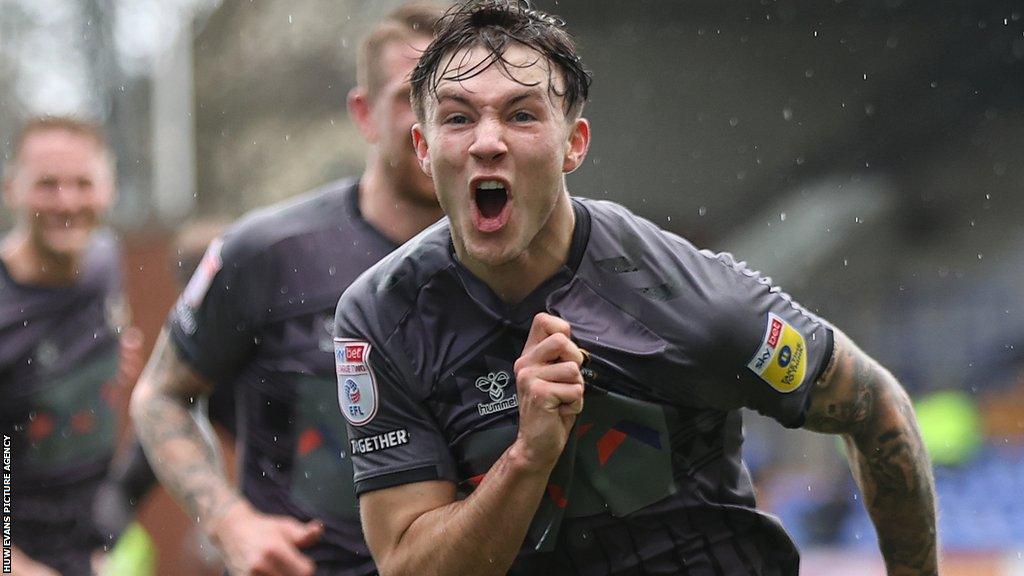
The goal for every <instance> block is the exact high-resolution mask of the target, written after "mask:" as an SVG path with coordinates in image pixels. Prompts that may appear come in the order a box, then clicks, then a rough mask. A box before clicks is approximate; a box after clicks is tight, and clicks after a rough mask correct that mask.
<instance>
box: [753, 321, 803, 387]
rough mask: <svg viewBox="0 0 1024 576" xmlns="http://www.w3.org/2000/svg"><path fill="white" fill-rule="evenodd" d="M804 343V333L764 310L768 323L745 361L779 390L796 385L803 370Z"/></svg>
mask: <svg viewBox="0 0 1024 576" xmlns="http://www.w3.org/2000/svg"><path fill="white" fill-rule="evenodd" d="M806 360H807V344H806V343H805V341H804V336H803V334H801V333H800V332H798V331H797V329H796V328H793V327H792V326H790V324H789V322H786V321H785V320H783V319H782V318H780V317H778V316H776V315H775V314H772V313H769V314H768V327H767V328H766V329H765V335H764V340H762V341H761V347H760V348H759V349H758V351H757V354H755V355H754V357H753V358H752V359H751V360H750V363H749V364H747V368H750V369H751V370H753V371H754V374H757V375H758V376H760V377H761V379H762V380H764V381H765V382H767V383H768V384H770V385H771V387H772V388H775V389H776V390H778V391H779V392H782V393H784V394H785V393H788V392H792V391H793V390H796V389H797V388H799V387H800V384H802V383H803V381H804V375H805V374H806V373H807V362H806Z"/></svg>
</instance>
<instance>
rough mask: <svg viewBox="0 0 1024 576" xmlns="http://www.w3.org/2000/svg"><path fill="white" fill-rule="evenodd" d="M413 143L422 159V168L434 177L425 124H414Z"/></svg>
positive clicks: (419, 158) (418, 156)
mask: <svg viewBox="0 0 1024 576" xmlns="http://www.w3.org/2000/svg"><path fill="white" fill-rule="evenodd" d="M412 145H413V148H415V149H416V158H417V159H418V160H419V161H420V170H423V173H424V174H426V175H427V176H430V177H431V178H433V177H434V175H433V174H432V173H431V172H430V149H429V147H428V146H427V137H426V135H425V134H424V133H423V125H422V124H420V123H419V122H417V123H415V124H413V125H412Z"/></svg>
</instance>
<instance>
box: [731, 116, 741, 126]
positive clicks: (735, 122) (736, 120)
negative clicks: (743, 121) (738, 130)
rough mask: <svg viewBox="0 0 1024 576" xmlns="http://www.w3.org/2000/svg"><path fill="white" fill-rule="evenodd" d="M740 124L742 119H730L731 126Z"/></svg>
mask: <svg viewBox="0 0 1024 576" xmlns="http://www.w3.org/2000/svg"><path fill="white" fill-rule="evenodd" d="M739 123H740V119H739V118H737V117H735V116H733V117H732V118H729V126H736V125H738V124H739Z"/></svg>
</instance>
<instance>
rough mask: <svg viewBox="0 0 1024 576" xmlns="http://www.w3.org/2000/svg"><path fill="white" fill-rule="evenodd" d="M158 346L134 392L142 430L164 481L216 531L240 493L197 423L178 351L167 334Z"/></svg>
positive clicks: (139, 430)
mask: <svg viewBox="0 0 1024 576" xmlns="http://www.w3.org/2000/svg"><path fill="white" fill-rule="evenodd" d="M157 348H158V349H157V351H155V352H154V359H153V360H152V361H151V366H149V367H147V368H146V372H145V373H144V374H143V376H142V378H141V379H140V380H139V384H138V386H137V387H136V390H135V393H134V394H133V395H132V401H131V415H132V419H133V420H134V423H135V429H136V434H137V436H138V439H139V443H140V444H142V446H143V448H145V451H146V456H147V457H148V459H149V463H150V465H151V466H152V467H153V470H154V471H155V472H156V475H157V477H158V478H159V479H160V482H161V483H162V484H163V485H164V487H165V488H167V490H168V491H169V492H170V493H171V494H172V495H173V496H174V497H175V499H177V501H178V502H179V503H180V504H181V505H182V506H183V507H184V508H185V511H186V513H187V514H188V516H189V517H190V518H191V519H193V520H194V521H196V522H197V523H199V524H200V525H202V526H203V527H204V528H205V529H207V531H210V529H211V527H212V525H213V524H214V523H215V522H216V520H217V519H218V518H220V517H221V516H222V515H223V514H224V512H226V511H227V509H228V508H230V507H231V505H232V504H234V503H236V502H237V501H238V500H239V496H238V494H237V493H236V492H235V491H234V489H233V488H232V487H231V485H230V484H229V482H228V480H227V478H226V476H225V473H224V470H223V467H222V466H221V464H220V460H219V458H218V456H217V452H216V449H215V447H214V446H213V445H212V443H211V442H210V441H209V439H208V438H207V437H205V436H204V434H203V432H202V429H201V427H200V426H199V424H198V423H197V422H196V415H194V414H193V413H194V410H193V409H192V408H193V406H194V404H195V402H194V399H195V397H196V395H195V394H189V393H187V392H184V393H183V392H182V390H181V382H187V380H188V379H187V378H186V377H184V376H182V375H181V374H180V373H178V372H180V371H181V368H180V367H179V368H175V363H176V356H174V352H173V350H170V346H169V344H168V343H167V340H166V337H162V338H161V341H160V342H158V344H157ZM189 388H190V389H191V388H192V387H189ZM198 417H205V416H202V415H199V416H198Z"/></svg>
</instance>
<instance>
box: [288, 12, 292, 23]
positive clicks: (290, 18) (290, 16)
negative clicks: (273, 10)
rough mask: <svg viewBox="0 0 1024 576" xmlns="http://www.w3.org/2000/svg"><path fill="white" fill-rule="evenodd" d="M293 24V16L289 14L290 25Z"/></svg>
mask: <svg viewBox="0 0 1024 576" xmlns="http://www.w3.org/2000/svg"><path fill="white" fill-rule="evenodd" d="M292 22H293V21H292V15H291V14H289V15H288V23H289V24H291V23H292Z"/></svg>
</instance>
